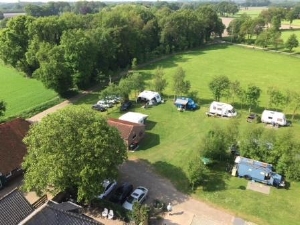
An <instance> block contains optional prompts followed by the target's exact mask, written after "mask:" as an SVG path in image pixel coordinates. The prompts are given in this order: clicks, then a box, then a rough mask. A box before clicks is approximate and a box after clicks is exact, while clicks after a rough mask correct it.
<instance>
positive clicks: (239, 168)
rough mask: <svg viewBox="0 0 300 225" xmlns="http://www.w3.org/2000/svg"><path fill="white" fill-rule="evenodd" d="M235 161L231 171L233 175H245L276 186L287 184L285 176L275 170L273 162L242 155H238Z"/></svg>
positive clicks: (247, 177)
mask: <svg viewBox="0 0 300 225" xmlns="http://www.w3.org/2000/svg"><path fill="white" fill-rule="evenodd" d="M234 162H235V165H234V167H233V169H232V173H231V174H232V175H233V176H238V177H244V178H246V179H250V180H253V181H256V182H260V183H263V184H267V185H272V186H275V187H284V186H285V181H284V178H283V177H282V176H281V175H280V174H277V173H275V172H274V171H273V166H272V165H271V164H268V163H265V162H260V161H256V160H253V159H249V158H245V157H242V156H237V157H236V158H235V161H234Z"/></svg>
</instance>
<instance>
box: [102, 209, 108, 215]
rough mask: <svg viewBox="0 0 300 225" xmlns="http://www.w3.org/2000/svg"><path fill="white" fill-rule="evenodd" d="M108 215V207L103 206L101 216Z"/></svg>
mask: <svg viewBox="0 0 300 225" xmlns="http://www.w3.org/2000/svg"><path fill="white" fill-rule="evenodd" d="M107 215H108V209H107V208H104V210H103V211H102V217H107Z"/></svg>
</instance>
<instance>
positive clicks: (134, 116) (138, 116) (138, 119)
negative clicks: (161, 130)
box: [119, 112, 148, 124]
mask: <svg viewBox="0 0 300 225" xmlns="http://www.w3.org/2000/svg"><path fill="white" fill-rule="evenodd" d="M147 118H148V115H145V114H142V113H137V112H128V113H125V114H123V115H122V116H120V117H119V120H123V121H128V122H131V123H140V124H145V122H146V119H147Z"/></svg>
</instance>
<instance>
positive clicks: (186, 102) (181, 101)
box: [174, 97, 198, 111]
mask: <svg viewBox="0 0 300 225" xmlns="http://www.w3.org/2000/svg"><path fill="white" fill-rule="evenodd" d="M174 105H175V106H176V107H177V109H178V110H180V111H182V110H196V109H197V108H198V105H197V104H196V103H195V102H194V100H193V99H191V98H186V97H178V98H177V99H176V100H175V102H174Z"/></svg>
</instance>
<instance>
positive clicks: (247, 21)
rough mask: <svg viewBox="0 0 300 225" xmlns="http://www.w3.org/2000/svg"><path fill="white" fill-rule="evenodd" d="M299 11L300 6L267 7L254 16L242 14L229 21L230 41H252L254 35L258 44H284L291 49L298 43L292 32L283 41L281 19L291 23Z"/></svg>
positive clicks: (266, 45) (276, 45) (275, 46)
mask: <svg viewBox="0 0 300 225" xmlns="http://www.w3.org/2000/svg"><path fill="white" fill-rule="evenodd" d="M299 13H300V6H296V7H295V8H293V9H286V8H269V9H268V10H263V11H262V12H261V13H260V15H259V16H258V17H256V18H251V17H250V16H249V15H247V14H243V15H242V16H241V17H239V18H237V19H234V20H232V21H231V22H230V24H229V26H228V28H227V31H228V33H229V34H230V35H232V41H237V42H247V43H253V40H252V38H253V37H254V36H256V40H255V44H256V45H258V46H262V47H268V46H270V45H272V46H273V47H274V48H278V47H279V46H284V47H285V48H287V49H288V50H289V51H292V49H293V48H295V47H297V46H298V45H299V41H298V40H297V36H296V35H295V34H292V35H291V36H290V37H289V38H288V40H287V41H286V42H285V43H284V42H283V40H282V39H281V32H280V27H281V20H283V19H286V20H289V21H290V23H292V22H293V20H294V19H297V18H298V14H299Z"/></svg>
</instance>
